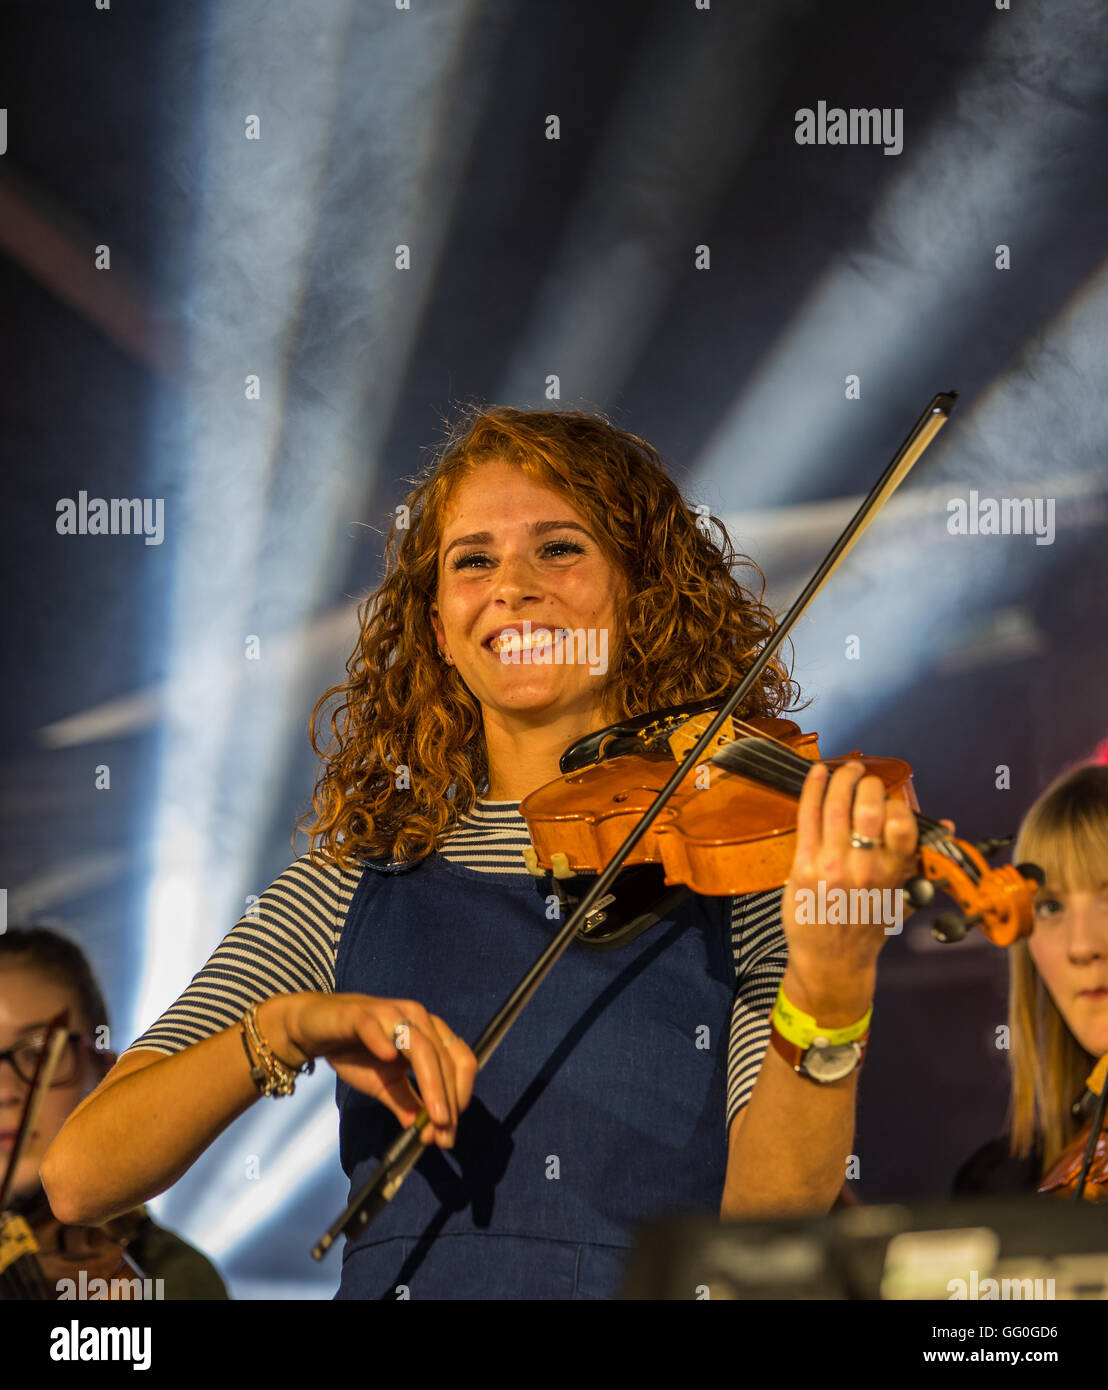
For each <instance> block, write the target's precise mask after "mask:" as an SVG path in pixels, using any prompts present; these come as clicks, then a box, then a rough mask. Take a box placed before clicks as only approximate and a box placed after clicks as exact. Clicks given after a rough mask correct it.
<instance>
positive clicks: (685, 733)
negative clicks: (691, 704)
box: [666, 710, 735, 763]
mask: <svg viewBox="0 0 1108 1390" xmlns="http://www.w3.org/2000/svg"><path fill="white" fill-rule="evenodd" d="M715 717H716V716H715V714H714V713H713V712H712V711H711V710H707V711H706V712H705V713H704V714H694V715H691V716H690V717H689V718H688V719H686V720H685V722H684V723H683V724H682V725H681V727H680V728H678V729H675V730H674V731H673V733H672V734H670V735H669V737H668V738H667V739H666V742H667V743H668V744H669V751H670V752H671V753H672V754H673V760H674V762H677V763H679V762H681V761H682V759H683V758H684V757H685V755H686V754H687V753H688V751H689V749H690V748H691V747H692V746H693V744H694V743H695V742H696V741H697V739H698V738H699V737H700V735H701V734H702V733H703V732H704V730H705V729H706V728H707V727H708V725H709V724H710V723H711V722H712V720H713V719H714V718H715ZM734 741H735V726H734V725H733V724H732V722H731V716H730V715H728V716H727V718H726V719H725V720H724V721H723V725H722V727H721V728H720V731H719V733H718V734H717V735H716V741H715V746H714V747H713V746H711V745H710V746H709V747H708V748H707V749H706V750H705V752H704V757H705V759H708V758H710V757H711V756H712V754H713V753H714V752H715V750H716V748H722V747H723V745H724V744H725V743H734Z"/></svg>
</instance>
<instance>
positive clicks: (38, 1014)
mask: <svg viewBox="0 0 1108 1390" xmlns="http://www.w3.org/2000/svg"><path fill="white" fill-rule="evenodd" d="M16 959H17V958H16ZM16 959H12V960H11V961H5V962H4V963H3V964H2V965H0V1051H6V1050H7V1049H8V1048H11V1047H16V1046H17V1045H18V1044H19V1043H21V1042H27V1041H29V1040H30V1039H33V1038H35V1037H36V1036H41V1035H42V1034H43V1033H44V1032H45V1025H46V1024H47V1023H48V1021H49V1020H50V1019H52V1018H56V1017H57V1015H58V1014H59V1013H60V1012H61V1011H62V1009H66V1008H68V1009H69V1018H70V1024H69V1026H70V1028H71V1029H72V1031H73V1032H83V1031H84V1029H85V1027H86V1024H85V1022H84V1020H83V1019H82V1018H81V1016H80V1009H79V1007H78V1003H77V999H76V996H75V995H74V993H73V991H72V990H71V989H70V988H68V986H66V985H64V984H62V983H59V982H58V981H57V980H55V979H53V978H52V977H51V976H50V975H48V974H46V973H44V972H43V971H42V970H40V969H39V968H38V967H37V966H34V965H22V964H17V963H16ZM73 1046H74V1044H72V1043H70V1044H68V1045H67V1049H70V1048H72V1047H73ZM71 1055H72V1054H71V1053H69V1052H68V1050H67V1053H63V1060H62V1064H61V1065H62V1067H64V1066H65V1065H66V1064H67V1062H68V1061H69V1060H70V1057H71ZM105 1057H108V1054H105ZM109 1060H114V1058H110V1059H109ZM99 1079H100V1072H99V1071H97V1069H96V1067H95V1065H94V1064H93V1063H92V1062H90V1060H89V1058H88V1055H87V1053H86V1052H85V1051H84V1049H83V1048H82V1049H80V1050H79V1055H78V1059H77V1068H76V1075H75V1076H74V1077H73V1080H72V1081H71V1082H69V1083H68V1084H67V1085H63V1086H53V1087H51V1088H50V1089H49V1090H47V1092H46V1094H45V1096H44V1097H43V1101H42V1105H41V1107H40V1108H39V1112H38V1115H37V1117H36V1119H35V1127H34V1130H33V1131H32V1134H31V1139H30V1142H29V1144H28V1146H27V1148H26V1149H24V1151H23V1157H22V1158H21V1159H20V1161H19V1165H18V1167H17V1168H16V1172H15V1182H14V1186H13V1188H12V1195H13V1196H16V1197H25V1196H29V1195H30V1194H31V1193H33V1192H34V1191H35V1190H36V1189H37V1187H38V1170H39V1167H40V1165H41V1163H42V1159H43V1155H44V1154H45V1153H46V1150H47V1149H48V1148H49V1147H50V1144H51V1142H52V1140H53V1139H54V1137H55V1135H56V1134H57V1133H58V1131H59V1130H60V1129H61V1127H62V1125H63V1124H64V1123H65V1120H66V1118H67V1117H68V1115H69V1113H70V1111H71V1110H73V1109H74V1107H75V1106H76V1105H78V1103H79V1102H80V1101H81V1100H83V1099H84V1097H85V1096H86V1095H88V1093H89V1091H91V1090H92V1088H93V1087H94V1086H95V1085H96V1083H97V1081H98V1080H99ZM29 1089H30V1088H29V1086H28V1085H27V1083H26V1082H25V1081H22V1080H20V1078H19V1077H18V1076H17V1075H16V1073H15V1070H14V1068H13V1067H12V1064H11V1060H10V1059H9V1058H5V1059H4V1061H3V1062H0V1171H2V1170H3V1168H4V1167H5V1166H6V1164H7V1162H8V1156H9V1154H10V1153H11V1151H12V1148H13V1146H14V1144H15V1134H16V1130H17V1129H18V1126H19V1118H20V1115H21V1113H22V1110H23V1105H24V1102H25V1101H26V1099H27V1092H28V1090H29Z"/></svg>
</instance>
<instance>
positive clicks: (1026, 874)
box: [1016, 864, 1046, 888]
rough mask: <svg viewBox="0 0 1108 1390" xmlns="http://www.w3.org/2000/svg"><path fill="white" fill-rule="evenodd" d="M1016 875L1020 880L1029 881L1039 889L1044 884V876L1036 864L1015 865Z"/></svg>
mask: <svg viewBox="0 0 1108 1390" xmlns="http://www.w3.org/2000/svg"><path fill="white" fill-rule="evenodd" d="M1016 873H1017V874H1019V876H1020V877H1021V878H1029V879H1031V880H1032V882H1034V883H1037V884H1038V885H1039V887H1040V888H1041V887H1042V886H1043V884H1044V883H1045V882H1046V874H1044V873H1043V871H1042V869H1040V868H1039V866H1038V864H1017V865H1016Z"/></svg>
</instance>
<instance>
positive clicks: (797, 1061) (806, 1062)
mask: <svg viewBox="0 0 1108 1390" xmlns="http://www.w3.org/2000/svg"><path fill="white" fill-rule="evenodd" d="M872 1017H873V1005H872V1004H871V1005H870V1007H869V1008H868V1009H867V1010H866V1013H865V1015H864V1017H862V1018H860V1019H859V1020H858V1022H857V1023H852V1024H850V1025H849V1026H848V1027H846V1028H821V1027H820V1026H819V1024H818V1023H817V1022H816V1020H815V1019H814V1018H813V1017H812V1016H811V1014H806V1013H804V1012H803V1011H802V1010H800V1009H798V1008H797V1007H796V1006H795V1005H794V1004H791V1003H790V1002H789V1000H788V999H787V997H786V995H785V990H784V987H783V986H782V987H781V988H780V989H779V990H778V992H777V1001H776V1003H775V1004H774V1006H773V1012H772V1013H771V1014H770V1016H769V1023H770V1033H769V1040H770V1045H771V1046H772V1048H773V1050H774V1051H775V1052H776V1053H777V1054H778V1056H780V1057H783V1058H784V1059H785V1061H786V1062H788V1064H789V1066H790V1067H792V1069H793V1071H795V1072H796V1073H797V1074H798V1075H800V1076H803V1077H805V1078H806V1079H807V1080H809V1081H815V1082H818V1083H819V1084H820V1085H821V1086H828V1085H830V1084H831V1083H832V1082H833V1081H841V1080H842V1079H843V1077H844V1076H849V1075H850V1073H851V1072H852V1071H854V1070H855V1068H857V1067H860V1066H861V1065H862V1059H863V1058H864V1057H865V1055H866V1042H867V1041H868V1039H869V1024H870V1019H871V1018H872Z"/></svg>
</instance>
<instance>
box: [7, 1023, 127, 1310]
mask: <svg viewBox="0 0 1108 1390" xmlns="http://www.w3.org/2000/svg"><path fill="white" fill-rule="evenodd" d="M67 1036H68V1011H67V1010H63V1011H62V1012H61V1013H60V1014H59V1015H58V1016H57V1018H54V1019H52V1020H51V1022H50V1026H49V1031H48V1033H47V1037H46V1045H45V1047H44V1048H43V1050H42V1052H41V1054H40V1055H39V1059H38V1062H37V1064H36V1067H35V1074H34V1078H33V1080H32V1082H31V1086H30V1089H29V1090H28V1092H27V1098H26V1100H25V1101H24V1102H23V1113H22V1114H21V1116H20V1120H19V1126H18V1129H17V1131H16V1137H15V1144H14V1145H13V1147H12V1151H11V1153H10V1154H9V1155H8V1162H7V1166H6V1167H5V1169H4V1174H3V1177H2V1178H0V1301H4V1300H8V1299H36V1300H38V1299H47V1300H49V1299H57V1298H87V1297H89V1296H90V1293H91V1296H92V1297H93V1298H113V1299H114V1298H130V1297H133V1296H134V1295H133V1293H132V1289H133V1285H132V1283H131V1281H132V1280H133V1279H136V1278H137V1279H145V1277H146V1276H145V1275H144V1274H143V1272H142V1270H141V1269H140V1268H139V1267H138V1265H137V1264H136V1263H135V1261H134V1260H133V1259H132V1258H131V1257H130V1256H129V1255H128V1254H127V1245H128V1244H129V1243H130V1242H131V1241H132V1240H133V1239H134V1237H135V1235H136V1234H137V1233H138V1230H139V1228H140V1227H141V1225H142V1222H143V1220H144V1219H145V1214H144V1212H143V1211H142V1210H141V1209H140V1210H139V1211H134V1212H128V1213H126V1214H124V1215H123V1216H120V1217H117V1218H116V1219H115V1220H114V1221H109V1222H107V1223H106V1224H105V1225H103V1226H95V1227H93V1226H69V1225H65V1224H64V1223H63V1222H61V1221H59V1220H58V1219H57V1217H56V1216H55V1215H54V1213H53V1212H52V1211H51V1210H50V1204H49V1203H48V1202H47V1200H46V1194H45V1192H44V1191H43V1190H42V1188H41V1187H40V1188H39V1190H38V1193H37V1194H36V1196H35V1197H34V1198H33V1199H32V1200H31V1201H30V1202H24V1203H18V1202H13V1203H12V1204H11V1205H10V1206H9V1205H8V1194H9V1192H10V1191H11V1187H12V1183H13V1181H14V1179H15V1171H16V1167H17V1166H18V1164H19V1160H20V1158H21V1157H22V1156H23V1153H24V1150H25V1149H26V1146H27V1143H28V1141H29V1139H30V1136H31V1133H32V1130H33V1128H34V1123H35V1118H36V1116H37V1114H38V1110H39V1107H40V1105H41V1103H42V1098H43V1096H44V1095H45V1094H46V1090H47V1087H48V1086H49V1085H50V1081H51V1079H52V1078H53V1075H54V1072H55V1071H56V1069H57V1066H58V1062H59V1061H60V1059H61V1055H62V1051H63V1049H64V1047H65V1043H66V1038H67ZM98 1280H99V1281H103V1283H102V1284H100V1283H94V1282H93V1281H98ZM67 1284H68V1285H69V1287H68V1288H67V1287H66V1285H67Z"/></svg>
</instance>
